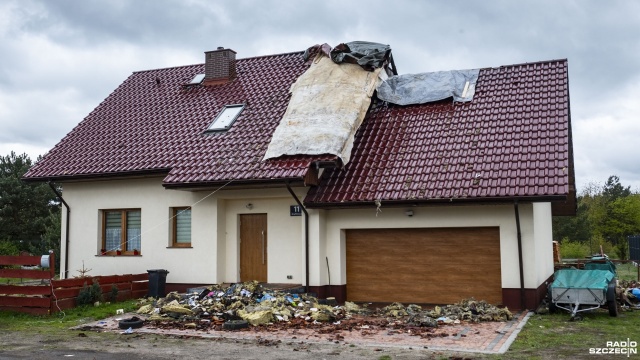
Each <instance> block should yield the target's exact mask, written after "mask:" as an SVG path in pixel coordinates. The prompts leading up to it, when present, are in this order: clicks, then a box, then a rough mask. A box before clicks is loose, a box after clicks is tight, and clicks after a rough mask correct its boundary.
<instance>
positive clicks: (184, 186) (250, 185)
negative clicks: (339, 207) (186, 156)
mask: <svg viewBox="0 0 640 360" xmlns="http://www.w3.org/2000/svg"><path fill="white" fill-rule="evenodd" d="M287 181H288V182H289V183H290V184H291V185H292V186H296V187H298V186H305V182H304V178H301V177H289V178H274V179H242V180H235V179H227V180H215V181H200V182H175V183H167V182H165V183H163V184H162V186H164V188H165V189H170V190H207V189H214V188H220V187H224V188H225V189H234V190H238V189H257V188H259V189H263V188H280V187H282V188H286V185H285V182H287Z"/></svg>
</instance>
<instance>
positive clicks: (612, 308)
mask: <svg viewBox="0 0 640 360" xmlns="http://www.w3.org/2000/svg"><path fill="white" fill-rule="evenodd" d="M607 305H608V306H609V316H613V317H616V316H618V303H617V302H616V301H615V300H609V301H607Z"/></svg>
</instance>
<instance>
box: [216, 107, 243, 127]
mask: <svg viewBox="0 0 640 360" xmlns="http://www.w3.org/2000/svg"><path fill="white" fill-rule="evenodd" d="M242 109H244V105H243V104H238V105H227V106H225V107H224V109H222V111H221V112H220V114H218V116H216V118H215V120H213V122H212V123H211V125H209V128H207V130H208V131H224V130H228V129H229V128H230V127H231V125H232V124H233V122H234V121H236V119H237V118H238V116H239V115H240V113H241V112H242Z"/></svg>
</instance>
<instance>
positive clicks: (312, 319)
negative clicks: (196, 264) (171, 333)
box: [137, 281, 512, 336]
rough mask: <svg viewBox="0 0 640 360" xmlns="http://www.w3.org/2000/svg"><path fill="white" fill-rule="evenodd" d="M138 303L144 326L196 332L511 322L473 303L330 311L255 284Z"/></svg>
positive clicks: (304, 297)
mask: <svg viewBox="0 0 640 360" xmlns="http://www.w3.org/2000/svg"><path fill="white" fill-rule="evenodd" d="M139 303H140V305H141V306H140V308H139V309H138V311H137V313H138V314H145V315H147V320H149V321H152V322H155V323H156V324H157V325H158V324H159V325H160V326H163V327H182V328H191V329H193V328H195V329H200V330H208V329H215V330H222V329H223V324H224V323H225V322H227V321H230V320H234V321H238V320H245V321H246V322H248V323H249V324H251V325H253V326H254V327H258V326H261V325H274V326H276V327H289V328H304V327H308V326H316V327H318V326H325V327H326V330H325V331H327V332H332V331H335V330H340V329H353V328H356V329H360V330H362V331H365V332H366V331H367V329H369V327H376V328H380V327H384V328H385V329H387V330H389V329H391V330H389V331H401V330H398V329H405V330H406V329H413V330H408V331H409V332H411V331H413V333H412V334H415V335H420V334H423V335H424V333H426V332H427V331H426V330H416V329H420V328H422V329H424V328H435V327H437V326H439V325H446V324H459V323H460V322H461V321H468V322H481V321H507V320H511V318H512V314H511V312H510V311H509V310H508V309H506V308H498V307H496V306H493V305H489V304H487V303H486V302H484V301H476V300H474V299H467V300H463V301H461V302H460V303H458V304H453V305H446V306H442V307H441V306H436V307H435V308H433V309H429V310H426V309H423V308H422V307H421V306H419V305H415V304H411V305H407V306H404V305H403V304H401V303H393V304H390V305H388V306H386V307H383V308H378V309H369V308H368V306H367V305H368V304H362V305H358V304H356V303H353V302H348V301H347V302H345V304H344V305H343V306H330V305H327V301H326V300H319V299H317V298H316V297H315V296H313V295H311V294H306V293H292V292H288V291H278V290H270V289H266V288H264V287H263V286H261V285H260V284H259V283H258V282H257V281H253V282H245V283H238V284H233V285H231V286H229V287H225V286H222V285H212V286H209V287H207V288H201V289H196V291H192V292H190V293H187V294H178V293H176V292H172V293H169V294H168V295H167V296H166V297H164V298H160V299H154V298H148V299H141V301H140V302H139ZM329 303H331V302H329ZM420 336H422V335H420ZM424 336H426V335H424Z"/></svg>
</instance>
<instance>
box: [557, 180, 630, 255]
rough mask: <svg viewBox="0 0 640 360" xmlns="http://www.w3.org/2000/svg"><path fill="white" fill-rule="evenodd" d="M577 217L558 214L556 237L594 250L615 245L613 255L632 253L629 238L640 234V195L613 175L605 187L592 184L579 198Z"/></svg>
mask: <svg viewBox="0 0 640 360" xmlns="http://www.w3.org/2000/svg"><path fill="white" fill-rule="evenodd" d="M577 202H578V206H577V213H576V216H575V217H554V219H553V237H554V239H558V240H559V239H567V240H568V241H573V242H581V243H585V244H588V245H589V248H590V251H591V252H592V253H594V252H597V251H599V247H600V245H604V247H605V248H611V247H613V249H612V250H613V251H612V252H613V253H614V254H612V255H615V256H617V257H618V258H621V259H625V258H626V257H627V256H628V249H627V241H626V238H627V236H629V235H633V234H638V233H640V194H637V193H632V191H631V187H624V186H622V184H620V178H618V177H617V176H615V175H612V176H610V177H609V178H608V179H607V181H606V182H605V184H604V186H602V187H601V186H599V185H597V184H595V183H590V184H588V185H587V186H586V187H585V189H584V190H583V191H582V192H581V193H580V195H579V196H578V197H577Z"/></svg>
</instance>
